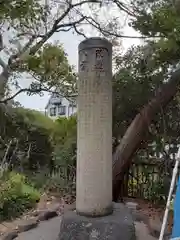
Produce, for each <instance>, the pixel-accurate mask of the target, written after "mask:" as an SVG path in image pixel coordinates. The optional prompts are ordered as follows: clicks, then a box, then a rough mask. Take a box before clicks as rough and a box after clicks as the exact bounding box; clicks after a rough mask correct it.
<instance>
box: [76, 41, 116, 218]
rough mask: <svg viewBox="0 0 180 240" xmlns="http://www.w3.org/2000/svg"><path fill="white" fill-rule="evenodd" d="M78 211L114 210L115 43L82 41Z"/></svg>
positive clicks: (89, 213) (95, 213)
mask: <svg viewBox="0 0 180 240" xmlns="http://www.w3.org/2000/svg"><path fill="white" fill-rule="evenodd" d="M77 129H78V131H77V185H76V186H77V187H76V194H77V195H76V211H77V212H78V213H79V214H81V215H84V216H94V217H95V216H103V215H108V214H109V213H112V171H111V169H112V45H111V43H109V42H108V41H107V40H106V39H99V38H90V39H87V40H85V41H83V42H81V43H80V45H79V80H78V126H77Z"/></svg>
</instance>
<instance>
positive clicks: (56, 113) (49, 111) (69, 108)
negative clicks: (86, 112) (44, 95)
mask: <svg viewBox="0 0 180 240" xmlns="http://www.w3.org/2000/svg"><path fill="white" fill-rule="evenodd" d="M76 112H77V105H76V96H75V95H74V96H71V97H68V98H65V97H61V96H60V95H59V94H57V93H53V94H52V95H51V97H50V98H49V101H48V103H47V105H46V108H45V115H46V116H49V117H50V118H52V119H54V120H55V119H57V118H59V117H67V118H68V117H70V116H72V115H73V114H75V113H76Z"/></svg>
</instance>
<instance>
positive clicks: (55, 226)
mask: <svg viewBox="0 0 180 240" xmlns="http://www.w3.org/2000/svg"><path fill="white" fill-rule="evenodd" d="M60 221H61V217H56V218H53V219H51V220H49V221H45V222H41V223H40V224H39V226H38V227H37V228H35V229H33V230H30V231H28V232H24V233H21V234H20V235H19V236H18V238H16V239H17V240H25V239H26V240H32V239H33V240H57V237H58V233H59V228H60ZM135 226H136V234H137V240H145V239H146V240H157V239H156V238H153V237H151V236H150V235H149V234H148V230H147V228H146V225H145V224H144V223H140V222H136V223H135Z"/></svg>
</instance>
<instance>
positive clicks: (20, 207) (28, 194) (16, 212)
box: [0, 172, 40, 220]
mask: <svg viewBox="0 0 180 240" xmlns="http://www.w3.org/2000/svg"><path fill="white" fill-rule="evenodd" d="M39 199H40V193H39V192H38V191H37V190H36V189H35V188H33V187H32V186H30V185H29V184H28V183H27V182H26V178H25V176H23V175H21V174H19V173H15V172H11V173H8V174H6V175H5V176H3V177H2V178H1V179H0V218H1V219H0V220H4V219H11V218H14V217H18V216H20V215H21V214H22V213H23V212H24V211H26V210H28V209H30V208H33V207H34V206H35V204H36V203H37V202H38V201H39Z"/></svg>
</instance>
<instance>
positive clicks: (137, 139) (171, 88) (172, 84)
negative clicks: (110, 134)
mask: <svg viewBox="0 0 180 240" xmlns="http://www.w3.org/2000/svg"><path fill="white" fill-rule="evenodd" d="M179 83H180V69H178V70H176V71H175V72H174V73H173V74H172V76H171V78H170V79H169V81H168V82H167V83H165V84H163V85H162V86H161V87H160V88H159V89H158V91H157V92H156V94H155V96H154V97H153V98H152V99H151V100H150V101H149V102H148V103H147V104H146V105H145V106H144V107H143V109H142V110H141V111H140V113H138V114H137V115H136V117H135V118H134V120H133V121H132V123H131V125H130V126H129V127H128V129H127V131H126V132H125V135H124V136H123V138H122V140H121V143H120V144H119V146H118V147H117V148H116V151H115V153H114V154H113V200H114V201H117V200H118V198H119V195H120V193H121V186H122V184H123V175H124V173H125V172H126V169H127V168H128V167H129V165H130V164H131V160H132V157H133V155H134V154H135V152H136V151H137V150H138V149H139V147H140V144H141V142H142V140H143V138H144V135H145V133H146V131H147V130H148V127H149V125H150V124H151V122H152V120H153V117H154V116H155V115H156V114H157V113H158V112H159V110H161V108H163V107H165V106H166V105H167V104H168V103H169V102H170V101H171V99H173V97H174V96H175V95H176V93H177V91H178V87H179ZM121 198H122V196H121Z"/></svg>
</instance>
